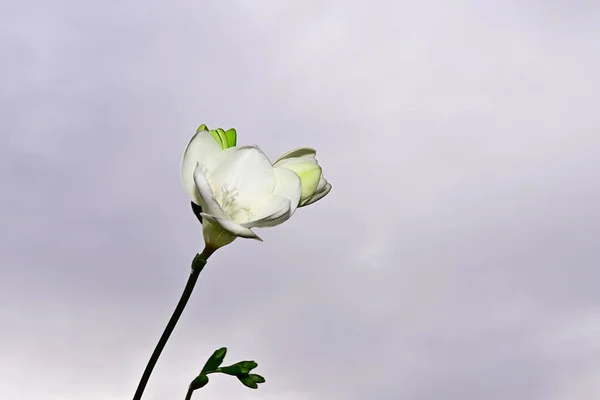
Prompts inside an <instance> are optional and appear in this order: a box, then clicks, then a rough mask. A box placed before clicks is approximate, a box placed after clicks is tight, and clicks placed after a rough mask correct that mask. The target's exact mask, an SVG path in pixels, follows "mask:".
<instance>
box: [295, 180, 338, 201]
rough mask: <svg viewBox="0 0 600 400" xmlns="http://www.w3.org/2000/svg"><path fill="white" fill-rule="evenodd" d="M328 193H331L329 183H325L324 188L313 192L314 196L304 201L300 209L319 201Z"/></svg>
mask: <svg viewBox="0 0 600 400" xmlns="http://www.w3.org/2000/svg"><path fill="white" fill-rule="evenodd" d="M330 191H331V183H326V184H325V186H324V187H323V190H321V191H318V192H315V194H314V195H313V196H312V197H311V198H310V199H308V200H306V201H305V202H304V204H301V205H300V207H304V206H307V205H309V204H312V203H314V202H315V201H317V200H321V199H322V198H323V197H325V196H326V195H327V194H328V193H329V192H330Z"/></svg>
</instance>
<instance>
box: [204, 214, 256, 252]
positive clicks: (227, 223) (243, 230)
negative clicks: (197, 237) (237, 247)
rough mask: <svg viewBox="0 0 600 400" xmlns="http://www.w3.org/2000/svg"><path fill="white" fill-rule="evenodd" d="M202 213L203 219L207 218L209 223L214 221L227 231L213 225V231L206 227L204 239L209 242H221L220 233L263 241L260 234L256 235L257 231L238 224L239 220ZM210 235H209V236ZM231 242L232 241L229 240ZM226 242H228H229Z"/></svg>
mask: <svg viewBox="0 0 600 400" xmlns="http://www.w3.org/2000/svg"><path fill="white" fill-rule="evenodd" d="M200 215H201V216H202V218H203V219H206V220H207V221H208V222H209V223H214V224H215V225H217V226H218V227H219V229H222V230H224V231H225V232H227V233H223V232H219V231H218V229H214V228H215V227H213V230H212V231H209V232H207V231H206V228H205V229H204V240H205V241H206V242H207V244H209V241H210V244H220V242H221V241H222V240H223V238H222V237H220V236H219V235H223V234H225V235H227V234H229V235H232V236H235V237H243V238H246V239H256V240H259V241H261V242H262V239H261V238H259V237H258V235H256V233H254V232H252V230H251V229H249V228H247V227H245V226H242V225H240V224H238V223H237V222H235V221H234V220H232V219H230V218H228V217H225V218H220V217H216V216H214V215H210V214H206V213H200ZM207 236H208V237H207ZM228 243H231V242H228ZM228 243H226V244H228ZM221 246H223V245H222V244H221V245H220V246H219V247H221Z"/></svg>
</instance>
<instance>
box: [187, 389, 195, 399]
mask: <svg viewBox="0 0 600 400" xmlns="http://www.w3.org/2000/svg"><path fill="white" fill-rule="evenodd" d="M192 393H194V390H193V389H192V388H189V389H188V391H187V393H186V395H185V400H192Z"/></svg>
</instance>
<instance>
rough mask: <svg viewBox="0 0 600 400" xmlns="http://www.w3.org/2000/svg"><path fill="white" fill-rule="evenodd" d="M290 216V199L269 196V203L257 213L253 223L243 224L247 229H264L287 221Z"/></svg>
mask: <svg viewBox="0 0 600 400" xmlns="http://www.w3.org/2000/svg"><path fill="white" fill-rule="evenodd" d="M291 216H292V213H291V203H290V199H288V198H285V197H280V196H271V198H270V199H269V201H268V202H267V203H266V204H265V205H264V206H263V207H262V208H261V210H260V211H259V212H258V214H257V217H256V219H255V220H254V221H249V222H246V223H243V224H242V225H243V226H245V227H248V228H255V227H256V228H266V227H270V226H275V225H279V224H281V223H283V222H284V221H287V220H288V219H289V218H290V217H291Z"/></svg>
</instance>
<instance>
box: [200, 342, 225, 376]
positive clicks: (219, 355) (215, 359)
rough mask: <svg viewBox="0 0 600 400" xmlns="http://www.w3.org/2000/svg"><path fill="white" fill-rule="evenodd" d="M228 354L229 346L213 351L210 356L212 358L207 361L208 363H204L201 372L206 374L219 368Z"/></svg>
mask: <svg viewBox="0 0 600 400" xmlns="http://www.w3.org/2000/svg"><path fill="white" fill-rule="evenodd" d="M226 354H227V347H221V348H220V349H219V350H216V351H215V352H214V353H213V355H212V356H210V358H209V359H208V360H207V361H206V364H204V367H203V368H202V372H201V374H205V373H208V372H210V371H214V370H216V369H217V368H219V366H220V365H221V364H223V359H224V358H225V355H226Z"/></svg>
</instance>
